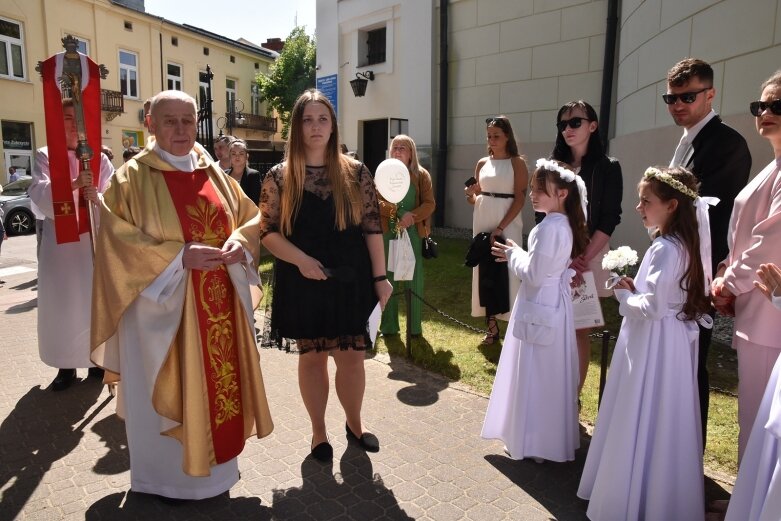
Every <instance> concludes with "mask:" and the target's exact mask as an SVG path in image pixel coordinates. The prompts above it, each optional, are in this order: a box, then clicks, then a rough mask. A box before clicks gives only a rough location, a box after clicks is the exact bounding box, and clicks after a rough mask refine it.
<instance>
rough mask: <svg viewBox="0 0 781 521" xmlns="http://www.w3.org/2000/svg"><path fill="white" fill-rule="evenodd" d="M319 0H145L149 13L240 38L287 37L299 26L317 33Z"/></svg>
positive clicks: (259, 41)
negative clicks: (316, 18) (316, 23)
mask: <svg viewBox="0 0 781 521" xmlns="http://www.w3.org/2000/svg"><path fill="white" fill-rule="evenodd" d="M315 1H316V0H229V1H224V0H187V1H181V0H145V2H144V5H145V7H146V12H147V13H149V14H153V15H155V16H162V17H163V18H165V19H167V20H170V21H172V22H176V23H179V24H189V25H194V26H196V27H200V28H202V29H206V30H207V31H211V32H213V33H217V34H220V35H222V36H227V37H228V38H232V39H234V40H237V39H239V38H245V39H247V40H249V41H251V42H253V43H256V44H261V43H263V42H265V41H266V40H267V39H268V38H282V39H285V38H287V36H288V35H289V34H290V31H292V30H293V28H294V27H295V26H296V23H295V20H296V17H297V19H298V25H305V26H306V32H307V34H310V35H313V34H314V32H315Z"/></svg>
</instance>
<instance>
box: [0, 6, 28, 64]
mask: <svg viewBox="0 0 781 521" xmlns="http://www.w3.org/2000/svg"><path fill="white" fill-rule="evenodd" d="M2 77H5V78H16V79H24V78H25V64H24V30H23V27H22V24H21V23H20V22H17V21H15V20H10V19H8V18H2V17H0V78H2Z"/></svg>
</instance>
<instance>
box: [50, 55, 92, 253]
mask: <svg viewBox="0 0 781 521" xmlns="http://www.w3.org/2000/svg"><path fill="white" fill-rule="evenodd" d="M64 54H65V53H59V54H55V55H54V56H52V57H50V58H49V59H47V60H46V61H43V62H41V77H42V79H43V108H44V112H45V114H46V144H47V146H48V148H49V176H50V178H51V188H52V202H53V204H54V229H55V232H56V236H57V243H58V244H62V243H66V242H78V241H79V235H80V234H82V233H87V232H89V230H90V224H89V211H88V210H87V202H86V201H85V200H84V198H83V197H79V199H78V208H74V201H73V190H72V189H71V174H70V164H69V162H68V147H67V142H66V137H65V124H64V115H63V109H62V92H61V91H60V87H59V81H58V78H57V77H56V76H57V61H58V56H61V55H64ZM80 56H81V55H80ZM60 61H61V59H60ZM84 61H85V62H86V64H87V68H88V71H89V82H86V83H87V86H86V87H84V88H83V89H82V91H81V106H82V110H83V114H84V126H85V131H86V136H87V142H88V143H90V144H91V146H92V147H93V156H92V161H91V162H90V169H91V170H92V172H93V176H92V181H93V183H94V184H95V185H96V186H97V184H98V179H99V177H100V144H101V136H100V117H101V113H100V110H101V105H100V72H99V69H98V66H97V64H96V63H95V62H93V61H92V60H90V59H89V58H88V57H85V60H84ZM80 195H81V194H80ZM77 211H78V218H77V217H76V212H77Z"/></svg>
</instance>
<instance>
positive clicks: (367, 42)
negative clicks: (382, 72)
mask: <svg viewBox="0 0 781 521" xmlns="http://www.w3.org/2000/svg"><path fill="white" fill-rule="evenodd" d="M387 32H388V31H387V28H386V26H385V25H382V26H380V27H373V28H370V29H362V30H359V31H358V53H359V55H358V66H359V67H365V66H367V65H374V64H377V63H385V59H386V49H387V42H386V34H387Z"/></svg>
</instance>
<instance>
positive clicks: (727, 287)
mask: <svg viewBox="0 0 781 521" xmlns="http://www.w3.org/2000/svg"><path fill="white" fill-rule="evenodd" d="M761 91H762V95H761V97H760V100H759V101H755V102H753V103H751V104H750V105H749V109H750V111H751V113H752V114H753V115H754V117H755V118H756V128H757V132H759V135H760V136H762V137H764V138H765V139H767V140H768V141H769V142H770V145H771V146H772V147H773V155H774V157H775V159H774V160H773V161H771V162H770V164H769V165H767V166H766V167H765V168H764V170H762V171H761V172H760V173H759V174H757V176H756V177H754V179H752V180H751V181H749V183H748V184H747V185H746V186H745V188H743V190H741V192H740V193H739V194H738V196H737V197H736V198H735V205H734V207H733V208H732V216H731V218H730V225H729V231H728V233H729V235H728V237H727V240H728V242H729V246H730V248H729V254H728V255H727V258H726V259H725V260H723V261H722V262H721V263H720V264H719V267H718V271H717V273H716V275H715V276H714V279H713V283H712V285H711V293H712V297H713V304H714V306H716V310H717V311H719V312H720V313H722V314H727V315H733V314H734V316H735V329H734V331H735V332H734V335H733V338H732V347H733V348H734V349H735V350H737V352H738V423H739V425H740V435H739V437H738V463H739V464H740V461H741V458H742V457H743V452H744V450H745V448H746V444H747V442H748V437H749V433H750V431H751V426H752V424H753V423H754V419H755V418H756V415H757V410H758V409H759V404H760V402H761V400H762V394H763V392H764V390H765V386H766V385H767V382H768V379H769V378H770V372H771V371H772V369H773V364H774V362H775V361H776V359H777V358H778V355H779V352H781V342H779V339H780V338H781V320H779V318H778V311H777V310H776V309H775V308H774V307H773V305H772V304H771V303H770V302H769V301H768V300H767V299H766V298H765V297H764V295H763V294H762V292H761V291H760V290H759V289H757V288H756V287H755V286H754V284H753V282H754V279H755V278H756V272H757V270H758V269H759V266H760V263H763V262H778V260H779V259H781V184H780V183H781V173H779V172H780V169H781V70H779V71H777V72H776V73H775V74H773V75H772V76H771V77H770V78H768V79H767V80H766V81H765V82H764V83H763V84H762V88H761ZM741 471H742V468H741ZM751 518H752V519H753V517H751ZM736 519H737V518H736ZM743 519H749V517H745V518H743Z"/></svg>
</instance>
